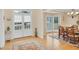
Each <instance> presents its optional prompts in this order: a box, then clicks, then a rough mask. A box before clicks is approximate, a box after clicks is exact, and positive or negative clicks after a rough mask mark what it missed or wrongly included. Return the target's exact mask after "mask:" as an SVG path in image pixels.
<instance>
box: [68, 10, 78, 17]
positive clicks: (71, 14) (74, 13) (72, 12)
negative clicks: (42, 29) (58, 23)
mask: <svg viewBox="0 0 79 59" xmlns="http://www.w3.org/2000/svg"><path fill="white" fill-rule="evenodd" d="M67 15H68V16H71V17H72V18H74V17H75V16H78V15H79V12H78V11H76V10H75V9H72V10H71V12H67Z"/></svg>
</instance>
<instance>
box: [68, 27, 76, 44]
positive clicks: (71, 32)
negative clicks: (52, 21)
mask: <svg viewBox="0 0 79 59" xmlns="http://www.w3.org/2000/svg"><path fill="white" fill-rule="evenodd" d="M67 33H68V40H69V42H70V43H75V33H74V28H72V27H68V28H67Z"/></svg>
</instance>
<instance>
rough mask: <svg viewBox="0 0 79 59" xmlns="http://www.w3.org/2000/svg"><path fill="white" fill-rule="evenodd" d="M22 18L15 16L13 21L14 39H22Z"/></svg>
mask: <svg viewBox="0 0 79 59" xmlns="http://www.w3.org/2000/svg"><path fill="white" fill-rule="evenodd" d="M22 30H23V29H22V16H21V15H18V14H17V15H14V19H13V36H14V38H18V37H22V36H23V35H22Z"/></svg>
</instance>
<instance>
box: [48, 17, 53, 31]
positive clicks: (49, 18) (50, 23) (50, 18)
mask: <svg viewBox="0 0 79 59" xmlns="http://www.w3.org/2000/svg"><path fill="white" fill-rule="evenodd" d="M51 31H53V18H52V17H47V32H51Z"/></svg>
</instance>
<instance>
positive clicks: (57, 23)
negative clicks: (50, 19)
mask: <svg viewBox="0 0 79 59" xmlns="http://www.w3.org/2000/svg"><path fill="white" fill-rule="evenodd" d="M58 20H59V19H58V17H54V30H55V31H56V30H58V26H59V21H58Z"/></svg>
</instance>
